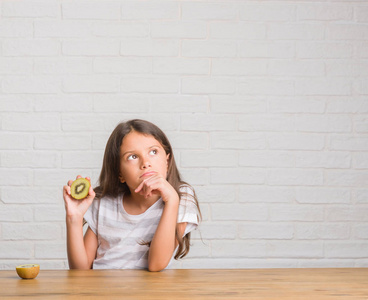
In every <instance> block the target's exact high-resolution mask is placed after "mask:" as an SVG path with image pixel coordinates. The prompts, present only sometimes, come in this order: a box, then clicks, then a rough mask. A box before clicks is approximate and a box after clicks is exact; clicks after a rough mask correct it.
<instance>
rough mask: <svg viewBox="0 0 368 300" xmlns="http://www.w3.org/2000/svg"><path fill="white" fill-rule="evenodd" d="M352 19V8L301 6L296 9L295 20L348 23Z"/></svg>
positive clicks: (320, 4)
mask: <svg viewBox="0 0 368 300" xmlns="http://www.w3.org/2000/svg"><path fill="white" fill-rule="evenodd" d="M352 18H353V7H351V6H348V5H339V4H335V3H334V4H323V3H313V4H304V3H303V4H301V5H298V7H297V19H298V20H302V21H306V20H308V21H309V20H313V21H315V20H318V21H342V20H343V21H348V20H352Z"/></svg>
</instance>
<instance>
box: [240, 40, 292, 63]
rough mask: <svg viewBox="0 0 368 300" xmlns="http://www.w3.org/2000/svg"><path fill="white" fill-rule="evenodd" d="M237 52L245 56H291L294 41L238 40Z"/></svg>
mask: <svg viewBox="0 0 368 300" xmlns="http://www.w3.org/2000/svg"><path fill="white" fill-rule="evenodd" d="M238 53H239V56H240V57H247V58H252V57H253V58H288V59H290V58H293V57H294V56H295V55H294V53H295V45H294V42H286V41H282V42H279V41H262V42H260V41H251V42H250V41H240V42H239V48H238Z"/></svg>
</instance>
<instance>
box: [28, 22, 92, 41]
mask: <svg viewBox="0 0 368 300" xmlns="http://www.w3.org/2000/svg"><path fill="white" fill-rule="evenodd" d="M92 25H93V23H92V22H88V21H86V22H80V21H68V20H63V21H37V20H36V21H34V25H33V26H34V36H35V37H36V38H83V39H85V38H87V37H90V36H91V31H92V28H93V26H92Z"/></svg>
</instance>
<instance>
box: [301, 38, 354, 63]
mask: <svg viewBox="0 0 368 300" xmlns="http://www.w3.org/2000/svg"><path fill="white" fill-rule="evenodd" d="M352 55H353V45H352V44H351V43H346V42H344V41H341V42H331V41H320V42H319V41H318V42H316V41H311V42H305V41H298V42H297V43H296V56H297V57H298V58H337V59H341V58H351V57H352Z"/></svg>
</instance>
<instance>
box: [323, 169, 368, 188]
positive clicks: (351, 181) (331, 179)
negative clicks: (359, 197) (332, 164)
mask: <svg viewBox="0 0 368 300" xmlns="http://www.w3.org/2000/svg"><path fill="white" fill-rule="evenodd" d="M367 180H368V172H367V171H366V170H327V171H326V175H325V184H326V185H327V186H350V187H363V186H366V185H367Z"/></svg>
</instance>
